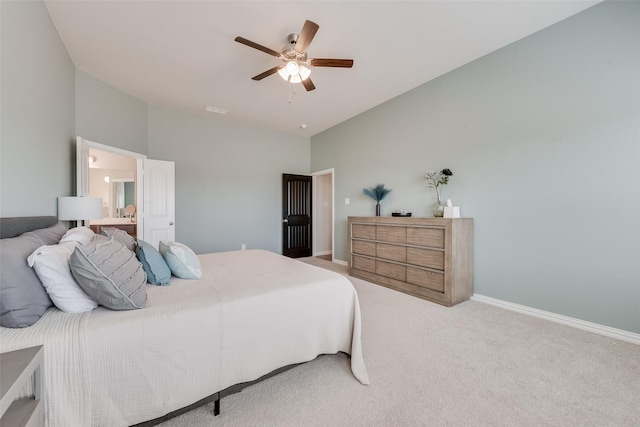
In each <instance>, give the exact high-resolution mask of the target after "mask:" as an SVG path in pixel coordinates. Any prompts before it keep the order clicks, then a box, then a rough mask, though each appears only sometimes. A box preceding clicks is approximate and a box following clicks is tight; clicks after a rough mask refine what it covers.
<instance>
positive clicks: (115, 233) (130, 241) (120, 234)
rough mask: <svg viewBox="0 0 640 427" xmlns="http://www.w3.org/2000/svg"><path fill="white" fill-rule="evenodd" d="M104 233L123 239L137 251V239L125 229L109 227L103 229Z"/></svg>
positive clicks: (123, 241) (131, 248) (131, 249)
mask: <svg viewBox="0 0 640 427" xmlns="http://www.w3.org/2000/svg"><path fill="white" fill-rule="evenodd" d="M102 235H103V236H107V237H109V238H112V237H113V238H114V239H116V240H119V241H121V242H122V243H124V245H125V246H126V247H127V249H129V250H130V251H133V252H135V251H136V239H134V238H133V237H132V236H131V235H130V234H129V233H127V232H126V231H124V230H121V229H119V228H115V227H107V228H103V229H102Z"/></svg>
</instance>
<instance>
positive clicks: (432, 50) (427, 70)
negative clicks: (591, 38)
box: [45, 0, 598, 136]
mask: <svg viewBox="0 0 640 427" xmlns="http://www.w3.org/2000/svg"><path fill="white" fill-rule="evenodd" d="M45 3H46V5H47V8H48V10H49V13H50V15H51V18H52V20H53V22H54V25H55V26H56V28H57V30H58V33H59V34H60V37H61V38H62V41H63V43H64V44H65V46H66V48H67V50H68V52H69V54H70V56H71V59H72V60H73V62H74V64H75V66H76V67H77V68H78V69H79V70H81V71H84V72H86V73H88V74H89V75H92V76H94V77H95V78H97V79H99V80H102V81H104V82H105V83H107V84H109V85H111V86H113V87H115V88H117V89H119V90H122V91H123V92H125V93H128V94H130V95H132V96H134V97H136V98H138V99H140V100H142V101H145V102H148V103H149V104H151V105H158V106H162V107H168V108H173V109H178V110H182V111H188V112H192V113H195V114H203V115H204V114H208V115H210V116H211V117H214V118H215V119H220V120H225V121H229V122H233V123H238V124H242V125H250V126H257V127H261V128H266V129H272V130H276V131H281V132H286V133H291V134H295V135H301V136H313V135H315V134H317V133H319V132H322V131H323V130H325V129H328V128H330V127H332V126H335V125H336V124H338V123H340V122H343V121H345V120H347V119H349V118H351V117H353V116H356V115H357V114H359V113H362V112H364V111H366V110H368V109H370V108H372V107H374V106H376V105H378V104H381V103H383V102H385V101H387V100H389V99H391V98H393V97H395V96H397V95H400V94H402V93H404V92H407V91H409V90H411V89H413V88H415V87H417V86H419V85H421V84H423V83H425V82H428V81H429V80H432V79H434V78H436V77H438V76H440V75H442V74H444V73H446V72H448V71H451V70H453V69H455V68H457V67H460V66H462V65H464V64H466V63H469V62H471V61H473V60H475V59H477V58H479V57H481V56H484V55H486V54H488V53H490V52H492V51H495V50H497V49H499V48H501V47H503V46H506V45H508V44H510V43H513V42H514V41H517V40H519V39H521V38H523V37H526V36H527V35H530V34H532V33H534V32H536V31H539V30H541V29H543V28H545V27H548V26H550V25H552V24H554V23H556V22H559V21H561V20H563V19H565V18H567V17H569V16H571V15H573V14H576V13H578V12H580V11H582V10H584V9H586V8H588V7H591V6H593V5H594V4H596V3H598V1H587V0H584V1H580V0H578V1H576V0H573V1H555V0H551V1H508V0H504V1H479V0H475V1H296V2H293V1H184V0H174V1H112V0H108V1H107V0H105V1H101V0H74V1H61V0H48V1H46V2H45ZM306 19H309V20H312V21H314V22H316V23H317V24H318V25H319V26H320V29H319V30H318V32H317V34H316V35H315V38H314V39H313V42H312V44H311V46H310V47H309V50H308V53H309V57H315V58H326V57H331V58H353V59H354V60H355V64H354V66H353V68H351V69H348V68H319V67H315V68H313V69H312V74H311V77H312V79H313V83H314V84H315V86H316V88H317V89H316V90H314V91H312V92H306V91H305V90H304V88H303V87H302V86H301V85H299V84H298V85H294V86H293V87H292V88H291V89H292V92H294V93H292V94H291V95H290V93H289V90H290V88H289V85H288V84H287V82H285V81H284V80H282V79H281V78H280V77H279V76H278V75H277V74H275V75H272V76H270V77H268V78H265V79H264V80H262V81H253V80H251V77H252V76H255V75H256V74H259V73H261V72H262V71H265V70H267V69H269V68H272V67H274V66H276V65H278V64H279V60H278V59H277V58H274V57H273V56H270V55H267V54H265V53H263V52H260V51H258V50H255V49H251V48H249V47H247V46H244V45H241V44H239V43H236V42H235V41H234V38H235V37H236V36H242V37H244V38H247V39H249V40H251V41H254V42H257V43H259V44H261V45H263V46H266V47H269V48H271V49H273V50H276V51H280V50H281V48H282V47H283V46H284V45H285V44H286V42H287V35H288V34H289V33H298V32H300V29H301V28H302V25H303V23H304V21H305V20H306ZM289 99H291V102H289ZM206 106H212V107H216V108H220V109H224V110H228V113H227V114H226V115H217V114H215V113H208V112H205V111H204V109H205V107H206ZM302 124H306V125H307V126H306V128H302V126H301V125H302Z"/></svg>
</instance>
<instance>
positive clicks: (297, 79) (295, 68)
mask: <svg viewBox="0 0 640 427" xmlns="http://www.w3.org/2000/svg"><path fill="white" fill-rule="evenodd" d="M278 74H280V77H282V79H283V80H284V81H286V82H289V83H301V82H302V81H303V80H306V79H308V78H309V76H310V75H311V70H310V69H309V68H307V67H305V66H304V65H302V64H299V63H298V62H297V61H289V62H287V64H286V65H285V66H284V67H282V68H281V69H279V70H278Z"/></svg>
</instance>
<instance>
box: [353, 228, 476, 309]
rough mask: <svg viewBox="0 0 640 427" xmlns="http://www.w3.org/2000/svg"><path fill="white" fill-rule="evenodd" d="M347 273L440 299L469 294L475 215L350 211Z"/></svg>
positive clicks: (452, 299)
mask: <svg viewBox="0 0 640 427" xmlns="http://www.w3.org/2000/svg"><path fill="white" fill-rule="evenodd" d="M348 234H349V248H350V250H349V252H350V256H349V274H350V275H352V276H354V277H359V278H361V279H365V280H367V281H370V282H373V283H377V284H379V285H382V286H386V287H389V288H392V289H395V290H398V291H401V292H405V293H407V294H410V295H414V296H417V297H420V298H424V299H427V300H429V301H433V302H436V303H439V304H442V305H446V306H448V307H449V306H452V305H454V304H458V303H460V302H462V301H466V300H468V299H469V298H470V297H471V295H472V294H473V219H472V218H401V217H390V216H388V217H385V216H378V217H370V216H368V217H349V219H348Z"/></svg>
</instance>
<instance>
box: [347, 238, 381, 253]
mask: <svg viewBox="0 0 640 427" xmlns="http://www.w3.org/2000/svg"><path fill="white" fill-rule="evenodd" d="M351 252H353V253H354V254H360V255H369V256H376V242H363V241H361V240H352V243H351Z"/></svg>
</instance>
